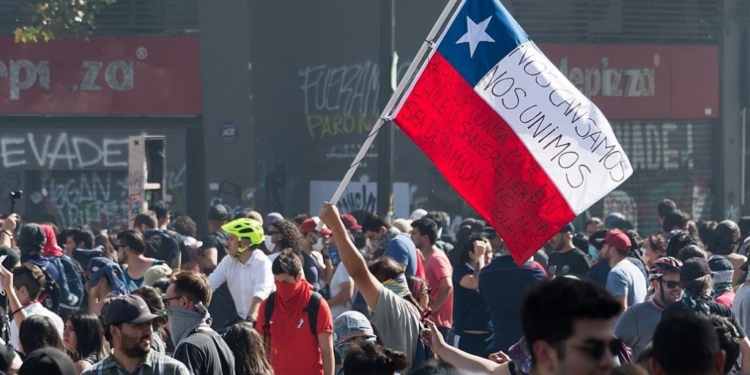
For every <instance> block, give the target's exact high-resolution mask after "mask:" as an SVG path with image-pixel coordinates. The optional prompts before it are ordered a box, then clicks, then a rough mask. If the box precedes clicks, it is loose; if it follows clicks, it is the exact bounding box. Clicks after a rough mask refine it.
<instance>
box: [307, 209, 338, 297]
mask: <svg viewBox="0 0 750 375" xmlns="http://www.w3.org/2000/svg"><path fill="white" fill-rule="evenodd" d="M316 219H317V218H309V219H305V221H303V222H302V224H301V225H300V228H299V229H300V232H302V235H303V236H304V239H305V240H304V242H303V243H302V248H301V249H302V251H301V252H299V254H298V255H299V256H301V257H302V269H303V272H304V275H305V280H307V282H309V283H310V285H312V286H313V290H314V291H316V292H318V291H320V290H322V289H323V288H324V286H325V284H326V283H327V282H330V281H331V278H332V276H333V264H332V263H331V258H330V256H329V255H328V237H330V236H331V230H330V229H328V228H325V227H324V228H321V230H320V231H318V230H317V226H318V221H319V219H318V220H316ZM324 252H325V254H324Z"/></svg>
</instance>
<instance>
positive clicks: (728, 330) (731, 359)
mask: <svg viewBox="0 0 750 375" xmlns="http://www.w3.org/2000/svg"><path fill="white" fill-rule="evenodd" d="M708 319H709V320H710V321H711V324H713V326H714V328H715V329H716V335H717V336H718V338H719V347H720V348H721V349H722V350H723V351H724V352H725V353H726V355H727V357H726V361H725V362H724V371H723V373H724V374H729V373H730V372H731V371H732V368H733V367H734V364H735V363H736V362H737V359H738V358H739V357H740V346H741V345H742V338H741V337H740V334H739V332H738V331H737V327H735V326H734V324H732V321H731V320H729V319H727V318H725V317H723V316H719V315H710V316H709V317H708Z"/></svg>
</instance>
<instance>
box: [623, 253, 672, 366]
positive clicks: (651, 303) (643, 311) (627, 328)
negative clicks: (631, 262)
mask: <svg viewBox="0 0 750 375" xmlns="http://www.w3.org/2000/svg"><path fill="white" fill-rule="evenodd" d="M681 268H682V262H680V261H679V260H677V259H675V258H671V257H664V258H659V259H657V260H656V262H654V264H653V266H652V267H651V270H650V272H649V274H650V276H649V279H650V280H651V289H652V290H653V292H654V293H653V297H652V298H651V300H648V301H645V302H641V303H638V304H635V305H633V306H631V307H629V308H628V309H627V310H625V312H624V313H623V314H622V316H620V319H619V320H618V321H617V324H616V325H615V336H617V337H618V338H619V339H620V340H622V342H623V343H625V345H627V346H628V347H630V348H631V349H632V351H633V352H632V356H633V357H634V358H637V357H638V355H640V353H641V352H643V350H644V349H646V346H647V345H648V343H650V342H651V339H652V338H653V336H654V332H655V331H656V326H657V325H658V324H659V321H660V320H661V314H662V311H663V310H664V308H665V307H666V306H668V305H670V304H672V303H674V302H676V301H678V300H679V299H680V297H681V296H682V287H681V286H680V269H681Z"/></svg>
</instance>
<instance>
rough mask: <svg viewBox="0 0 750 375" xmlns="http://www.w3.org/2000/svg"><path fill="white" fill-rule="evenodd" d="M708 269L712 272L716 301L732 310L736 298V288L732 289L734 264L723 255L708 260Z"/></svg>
mask: <svg viewBox="0 0 750 375" xmlns="http://www.w3.org/2000/svg"><path fill="white" fill-rule="evenodd" d="M708 268H709V269H710V270H711V277H712V279H713V280H712V281H713V285H714V300H715V301H716V302H717V303H720V304H722V305H726V306H727V307H729V308H730V309H731V308H732V304H733V303H734V296H735V294H734V288H733V287H732V286H733V284H732V279H733V277H734V268H733V266H732V262H730V261H729V259H727V258H726V257H723V256H721V255H714V256H712V257H711V258H710V259H709V260H708Z"/></svg>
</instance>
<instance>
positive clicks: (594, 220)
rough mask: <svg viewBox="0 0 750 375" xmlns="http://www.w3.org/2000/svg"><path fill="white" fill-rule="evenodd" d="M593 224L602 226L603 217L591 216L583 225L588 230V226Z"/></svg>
mask: <svg viewBox="0 0 750 375" xmlns="http://www.w3.org/2000/svg"><path fill="white" fill-rule="evenodd" d="M591 224H595V225H599V226H601V225H604V222H603V221H602V219H600V218H598V217H591V218H589V219H588V220H586V223H585V224H584V225H583V229H584V230H586V227H588V226H589V225H591Z"/></svg>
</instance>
